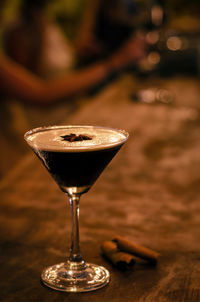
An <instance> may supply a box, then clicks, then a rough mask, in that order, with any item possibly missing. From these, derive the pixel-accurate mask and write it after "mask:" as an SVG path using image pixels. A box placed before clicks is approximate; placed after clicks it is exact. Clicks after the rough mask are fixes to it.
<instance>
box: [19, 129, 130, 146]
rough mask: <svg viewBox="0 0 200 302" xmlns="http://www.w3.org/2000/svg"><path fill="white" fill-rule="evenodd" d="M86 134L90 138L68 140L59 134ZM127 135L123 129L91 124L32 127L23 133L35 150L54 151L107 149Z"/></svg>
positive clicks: (117, 143)
mask: <svg viewBox="0 0 200 302" xmlns="http://www.w3.org/2000/svg"><path fill="white" fill-rule="evenodd" d="M71 133H73V134H76V135H87V136H89V137H91V138H92V139H90V140H83V141H74V142H69V141H67V140H63V138H62V137H61V136H64V135H70V134H71ZM127 137H128V134H127V133H126V132H125V131H121V130H115V129H112V128H106V127H105V128H104V127H92V126H82V127H81V126H74V127H73V126H72V127H70V126H66V127H64V126H63V127H62V126H61V127H59V126H58V127H49V128H48V127H47V128H45V127H44V128H40V129H33V130H32V131H29V132H28V133H26V134H25V139H26V141H27V142H28V144H29V145H30V146H31V147H32V148H34V149H37V150H46V151H56V152H77V151H78V152H80V151H90V150H91V151H92V150H101V149H107V148H110V147H115V146H117V145H120V144H121V143H123V142H124V141H125V140H126V139H127Z"/></svg>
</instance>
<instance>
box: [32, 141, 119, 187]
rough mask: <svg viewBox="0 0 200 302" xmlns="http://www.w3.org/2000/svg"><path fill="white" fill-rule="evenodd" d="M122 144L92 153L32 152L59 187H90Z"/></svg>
mask: <svg viewBox="0 0 200 302" xmlns="http://www.w3.org/2000/svg"><path fill="white" fill-rule="evenodd" d="M121 146H122V144H119V145H117V146H115V147H112V148H106V149H101V150H92V151H82V152H80V151H76V152H68V151H67V152H58V151H52V150H51V151H49V150H34V151H35V153H36V154H37V155H38V157H39V158H40V159H41V160H42V161H43V163H44V165H45V166H46V168H47V169H48V171H49V172H50V173H51V175H52V176H53V178H54V179H55V181H56V182H57V183H58V185H59V186H60V187H61V189H63V188H65V187H90V186H91V185H92V184H93V183H94V182H95V181H96V179H97V178H98V177H99V175H100V174H101V172H102V171H103V170H104V169H105V167H106V166H107V165H108V163H109V162H110V161H111V159H112V158H113V157H114V156H115V154H116V153H117V152H118V151H119V149H120V148H121Z"/></svg>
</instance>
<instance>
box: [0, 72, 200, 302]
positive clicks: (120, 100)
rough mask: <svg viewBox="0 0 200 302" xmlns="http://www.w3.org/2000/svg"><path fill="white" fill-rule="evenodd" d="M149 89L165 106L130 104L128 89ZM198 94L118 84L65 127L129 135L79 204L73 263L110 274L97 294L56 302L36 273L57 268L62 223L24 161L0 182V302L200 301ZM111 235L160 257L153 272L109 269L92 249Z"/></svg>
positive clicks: (40, 171) (54, 200)
mask: <svg viewBox="0 0 200 302" xmlns="http://www.w3.org/2000/svg"><path fill="white" fill-rule="evenodd" d="M152 85H157V86H159V87H162V88H163V87H164V88H167V89H169V90H170V91H171V92H172V93H173V95H174V102H173V103H172V104H170V105H165V104H159V103H158V104H145V103H136V102H133V101H132V99H131V95H132V94H133V93H134V92H135V91H136V90H137V89H141V88H144V87H150V86H152ZM199 90H200V89H199V85H198V81H197V82H195V80H193V79H184V78H183V79H180V78H174V79H171V80H162V81H161V80H159V81H158V80H155V81H152V80H151V82H148V81H147V82H145V81H143V82H141V81H139V80H136V79H134V78H133V77H132V76H130V75H126V76H123V77H121V78H120V79H119V80H118V81H116V82H115V83H112V84H111V85H110V86H109V87H107V88H105V89H104V90H103V91H102V92H101V93H99V94H98V95H96V96H95V97H94V98H93V99H92V100H91V101H90V102H89V103H88V104H87V105H86V106H85V107H84V106H83V107H81V108H80V109H79V110H78V111H77V112H76V113H75V114H74V115H72V116H71V117H70V119H68V120H67V121H66V123H67V124H69V123H72V124H95V125H104V126H111V127H117V128H123V129H126V130H127V131H128V132H129V133H130V138H129V140H128V142H127V143H126V144H125V145H124V147H123V148H122V149H121V151H120V152H119V154H118V155H117V156H116V157H115V159H114V160H113V161H112V163H111V164H110V165H109V166H108V168H107V169H106V170H105V171H104V172H103V174H102V176H101V177H100V178H99V180H98V181H97V182H96V184H95V185H94V187H93V188H92V189H91V190H90V191H89V192H88V193H87V194H85V195H84V196H82V199H81V204H80V237H81V249H82V254H83V256H84V258H85V259H86V260H87V261H90V262H94V263H97V264H100V265H104V266H105V267H107V268H108V270H109V271H110V273H111V281H110V283H109V285H107V286H106V287H104V288H102V289H99V290H97V291H94V292H88V293H79V294H73V293H63V292H57V291H53V290H51V289H49V288H47V287H45V286H44V285H43V284H42V283H41V282H40V273H41V270H42V269H43V267H45V266H48V265H52V264H55V263H59V262H63V261H64V260H65V257H66V254H67V252H68V249H69V246H70V242H69V241H70V240H69V239H70V221H69V220H70V213H69V204H68V202H67V197H65V196H64V194H63V193H62V192H61V191H60V190H59V189H58V187H57V185H56V184H55V183H54V181H52V179H51V177H50V176H49V174H48V173H47V171H46V170H45V169H44V167H43V166H42V165H41V163H40V162H39V160H38V159H37V158H36V157H35V156H34V155H33V153H31V152H30V153H29V154H27V156H26V157H24V158H23V159H22V160H21V161H20V162H19V163H18V165H17V166H16V167H15V169H13V171H12V172H11V173H10V174H9V175H8V176H7V177H6V178H5V179H3V180H2V181H1V183H0V193H1V201H0V224H1V236H0V246H1V257H0V268H1V269H0V280H1V281H0V287H1V288H0V301H2V302H25V301H26V302H37V301H49V302H52V301H59V302H62V301H71V302H73V301H74V302H75V301H79V302H84V301H90V300H91V301H97V302H98V301H107V302H111V301H113V302H114V301H115V302H117V301H120V302H121V301H126V302H128V301H131V302H132V301H137V302H164V301H169V302H173V301H185V302H193V301H194V302H197V301H200V243H199V242H200V115H199V108H200V102H199V95H200V94H199ZM115 234H118V235H121V236H124V237H126V238H127V239H129V240H132V241H134V242H136V243H139V244H142V245H145V246H147V247H150V248H152V249H155V250H156V251H158V252H160V253H161V257H160V259H159V262H158V264H157V266H155V267H154V266H150V265H147V264H141V263H137V264H136V265H135V266H134V267H133V268H132V269H131V270H129V271H126V272H121V271H119V270H117V268H115V267H113V266H112V265H111V264H110V263H109V262H108V261H107V260H106V259H104V258H103V257H102V255H101V252H100V244H101V242H102V241H104V240H107V239H108V240H109V239H112V237H113V236H114V235H115Z"/></svg>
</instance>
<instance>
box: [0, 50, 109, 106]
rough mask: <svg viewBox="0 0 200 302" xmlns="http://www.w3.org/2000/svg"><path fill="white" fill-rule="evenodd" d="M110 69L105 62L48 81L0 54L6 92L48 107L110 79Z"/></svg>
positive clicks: (1, 79)
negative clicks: (108, 77) (107, 78)
mask: <svg viewBox="0 0 200 302" xmlns="http://www.w3.org/2000/svg"><path fill="white" fill-rule="evenodd" d="M109 68H110V67H109ZM109 68H108V66H107V63H106V62H102V63H99V64H96V65H93V66H92V67H88V68H86V69H84V70H79V71H76V72H73V73H71V74H69V75H66V76H62V77H59V78H56V79H52V80H46V81H45V80H42V79H41V78H39V77H38V76H36V75H34V74H32V73H31V72H29V71H27V70H26V69H25V68H23V67H22V66H21V65H19V64H17V63H14V62H13V61H11V60H9V59H7V58H6V57H4V56H3V55H0V85H1V86H2V88H3V89H4V90H5V91H6V92H7V93H9V94H11V95H14V96H17V97H19V98H21V99H22V100H24V101H26V102H31V103H37V104H41V105H45V104H49V103H53V102H55V101H56V100H58V99H61V98H63V97H70V96H72V95H74V94H75V93H78V92H81V91H85V90H87V89H89V88H90V87H93V86H94V85H96V84H98V83H99V82H100V81H102V80H104V79H105V78H106V77H107V76H108V74H109V71H110V70H109Z"/></svg>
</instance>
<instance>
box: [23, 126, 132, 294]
mask: <svg viewBox="0 0 200 302" xmlns="http://www.w3.org/2000/svg"><path fill="white" fill-rule="evenodd" d="M24 137H25V140H26V142H27V143H28V145H29V146H30V147H31V148H32V150H33V151H34V152H35V154H36V155H37V156H38V157H39V159H40V160H41V161H42V162H43V164H44V166H45V167H46V168H47V170H48V171H49V172H50V174H51V176H52V177H53V178H54V180H55V181H56V183H57V184H58V186H59V187H60V188H61V190H62V191H63V192H64V193H67V195H68V197H69V202H70V208H71V220H72V231H71V248H70V255H69V259H67V261H66V262H63V263H60V264H56V265H53V266H50V267H47V268H46V269H44V270H43V272H42V276H41V277H42V281H43V282H44V284H46V285H47V286H49V287H51V288H53V289H56V290H61V291H67V292H84V291H91V290H95V289H98V288H100V287H103V286H104V285H106V284H107V283H108V282H109V279H110V275H109V272H108V271H107V269H105V268H104V267H102V266H98V265H96V264H91V263H86V262H85V261H84V260H83V259H82V256H81V251H80V246H79V199H80V196H81V195H82V194H83V193H86V192H87V191H88V190H89V189H90V188H91V186H92V185H93V183H94V182H95V181H96V179H97V178H98V177H99V175H100V174H101V172H102V171H103V170H104V168H105V167H106V166H107V165H108V163H109V162H110V161H111V159H112V158H113V157H114V156H115V154H116V153H117V152H118V151H119V149H120V148H121V146H122V145H123V144H124V143H125V141H126V140H127V138H128V133H127V132H125V131H123V130H118V129H113V128H107V127H96V126H49V127H40V128H35V129H33V130H30V131H28V132H27V133H26V134H25V136H24Z"/></svg>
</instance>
